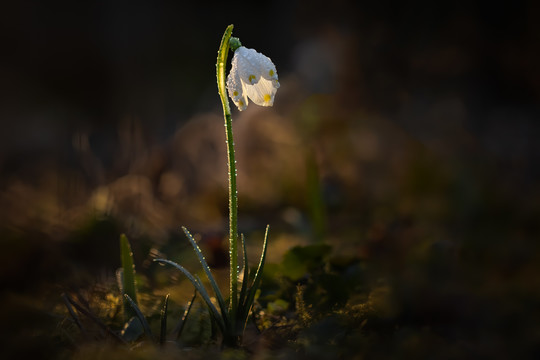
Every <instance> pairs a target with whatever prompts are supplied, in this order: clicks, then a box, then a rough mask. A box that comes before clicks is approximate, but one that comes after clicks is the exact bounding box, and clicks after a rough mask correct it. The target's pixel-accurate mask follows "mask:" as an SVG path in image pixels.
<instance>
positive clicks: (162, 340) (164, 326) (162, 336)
mask: <svg viewBox="0 0 540 360" xmlns="http://www.w3.org/2000/svg"><path fill="white" fill-rule="evenodd" d="M168 306H169V294H167V296H165V304H163V308H162V309H161V329H160V332H159V344H160V345H163V344H165V341H166V340H167V308H168Z"/></svg>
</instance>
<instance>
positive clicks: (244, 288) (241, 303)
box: [238, 234, 249, 313]
mask: <svg viewBox="0 0 540 360" xmlns="http://www.w3.org/2000/svg"><path fill="white" fill-rule="evenodd" d="M240 239H241V240H242V252H243V255H244V266H243V268H244V276H243V279H242V288H241V289H240V297H239V299H238V304H239V307H240V308H239V309H238V312H239V313H243V306H244V300H245V296H246V291H247V284H248V282H249V265H248V258H247V250H246V239H245V238H244V234H241V235H240Z"/></svg>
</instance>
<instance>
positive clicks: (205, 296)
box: [154, 259, 225, 332]
mask: <svg viewBox="0 0 540 360" xmlns="http://www.w3.org/2000/svg"><path fill="white" fill-rule="evenodd" d="M154 261H156V262H159V263H164V264H169V265H171V266H174V267H175V268H177V269H178V270H180V272H182V273H183V274H184V275H185V276H186V277H187V278H188V280H189V281H191V283H192V284H193V286H195V289H197V291H198V292H199V293H200V294H201V296H202V298H203V300H204V302H205V303H206V305H207V306H208V308H209V309H210V312H211V314H212V315H213V316H214V318H215V319H216V322H217V323H218V325H219V327H220V329H221V330H222V331H223V332H225V322H224V319H223V317H222V316H221V315H220V314H219V312H218V311H217V309H216V307H215V306H214V304H212V301H211V300H210V296H208V292H207V291H206V289H205V288H204V286H203V285H202V284H201V283H200V282H199V281H197V279H195V277H194V276H193V275H191V273H190V272H189V271H187V270H186V269H185V268H184V267H183V266H182V265H179V264H177V263H175V262H174V261H170V260H165V259H154Z"/></svg>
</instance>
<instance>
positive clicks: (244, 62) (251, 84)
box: [227, 39, 279, 111]
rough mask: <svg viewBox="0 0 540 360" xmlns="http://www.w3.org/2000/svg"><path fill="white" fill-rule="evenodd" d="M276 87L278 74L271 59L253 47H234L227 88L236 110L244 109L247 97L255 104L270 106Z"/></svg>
mask: <svg viewBox="0 0 540 360" xmlns="http://www.w3.org/2000/svg"><path fill="white" fill-rule="evenodd" d="M235 40H237V39H235ZM238 44H239V42H238ZM233 49H234V47H233ZM278 88H279V81H278V75H277V71H276V67H275V66H274V64H273V63H272V60H270V59H269V58H268V57H267V56H264V55H263V54H261V53H259V52H257V51H255V50H253V49H248V48H245V47H243V46H239V47H238V48H236V50H235V51H234V57H233V59H232V69H231V72H230V73H229V76H227V90H228V92H229V96H230V98H231V99H232V101H233V102H234V104H235V105H236V106H237V107H238V110H240V111H242V110H245V109H246V107H247V105H248V97H249V99H251V101H253V102H254V103H255V104H257V105H260V106H272V105H273V104H274V97H275V95H276V92H277V89H278Z"/></svg>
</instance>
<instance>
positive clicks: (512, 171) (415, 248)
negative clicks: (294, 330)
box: [0, 0, 540, 355]
mask: <svg viewBox="0 0 540 360" xmlns="http://www.w3.org/2000/svg"><path fill="white" fill-rule="evenodd" d="M539 10H540V5H538V4H537V2H534V1H529V2H526V1H522V2H471V1H451V2H450V1H449V2H444V1H443V2H433V1H430V2H428V1H426V2H423V1H413V2H394V1H358V2H354V1H341V0H335V1H331V2H312V1H273V2H252V3H250V4H249V5H242V4H239V3H221V4H220V5H218V6H209V5H207V4H204V3H203V2H180V1H170V2H168V1H156V2H152V1H95V2H91V3H81V2H73V1H71V2H68V1H49V2H40V1H12V2H9V3H8V4H3V5H2V6H1V9H0V27H1V28H0V41H1V43H0V46H1V53H2V55H1V56H0V229H1V234H0V235H1V241H2V247H3V251H2V253H3V254H2V255H0V264H1V265H0V280H1V284H2V297H3V303H4V306H3V308H4V310H3V313H2V316H3V317H6V319H12V320H13V321H12V322H13V323H17V319H18V320H20V324H21V325H20V326H19V327H16V328H17V330H14V331H13V332H12V333H15V334H20V335H17V336H19V337H20V338H21V339H22V338H24V336H26V335H25V334H26V332H25V330H24V329H25V328H26V326H24V325H22V324H23V320H21V319H25V316H23V315H20V314H28V313H29V310H28V309H29V308H30V309H34V310H35V309H36V308H37V309H38V310H35V311H36V313H39V311H40V310H39V309H40V307H39V306H37V305H35V302H36V301H37V300H38V299H39V302H40V303H42V304H46V305H43V306H49V307H51V308H52V307H54V304H55V302H57V300H58V299H57V298H56V297H55V296H56V295H55V294H58V293H60V292H61V291H63V289H65V287H69V286H76V284H82V283H86V282H88V281H90V280H89V279H92V278H94V279H95V278H96V276H98V275H99V274H102V272H103V271H105V272H106V273H107V274H110V273H112V272H113V271H114V269H115V268H116V267H117V266H118V249H117V239H118V234H119V233H120V232H126V233H127V234H128V235H129V236H130V238H131V239H133V241H134V247H135V249H137V250H138V251H139V252H138V253H137V252H135V253H136V256H139V259H136V260H137V261H138V262H139V265H140V264H141V263H142V262H143V260H144V258H145V256H146V254H147V253H148V251H149V249H150V248H152V247H154V246H157V247H161V248H166V247H167V246H168V244H170V241H171V239H177V237H178V236H179V235H178V231H177V230H178V229H177V228H178V226H179V225H187V226H188V227H192V228H194V231H195V232H200V233H202V234H203V241H204V239H205V237H208V238H212V236H214V235H215V234H218V236H221V234H224V233H225V232H226V226H227V225H226V221H227V209H226V204H227V193H226V191H227V189H226V181H227V180H226V177H225V173H226V172H225V171H226V168H225V164H226V158H225V156H224V151H225V149H224V143H223V134H222V131H223V127H222V123H221V121H222V120H221V104H220V103H219V98H218V95H217V91H216V85H215V60H216V55H217V48H218V45H219V42H220V40H221V36H222V34H223V31H224V30H225V28H226V26H227V25H229V24H234V25H235V28H234V32H233V34H234V36H237V37H239V38H240V40H241V41H242V43H243V45H245V46H246V47H249V48H254V49H256V50H258V51H260V52H262V53H264V54H266V55H267V56H269V57H270V58H271V59H272V60H273V62H274V64H275V65H276V67H277V70H278V73H279V76H280V82H281V85H282V86H281V88H280V90H279V91H278V93H277V96H276V100H275V106H274V108H272V109H262V108H257V107H256V106H255V105H250V107H249V108H248V110H246V111H245V112H244V113H239V112H238V111H236V109H233V118H234V119H235V125H234V126H235V136H236V139H237V152H238V163H239V193H240V226H241V230H242V229H243V231H246V232H250V231H252V230H253V229H254V228H255V227H259V228H264V225H265V224H266V223H268V222H270V223H272V224H273V226H275V228H276V229H277V230H276V232H277V234H276V237H277V238H279V237H280V235H279V234H294V235H295V236H298V237H300V238H302V239H303V240H302V241H304V242H305V243H312V242H316V241H326V242H328V243H329V244H332V245H333V246H334V250H335V251H337V252H339V251H349V249H350V248H351V247H352V248H354V250H353V251H354V254H355V255H357V256H359V257H362V258H364V259H367V260H369V261H372V262H373V263H375V264H377V265H376V266H378V267H380V268H381V269H382V270H381V273H382V274H383V276H386V277H388V278H391V279H394V281H395V284H397V285H396V289H397V290H396V291H397V297H398V299H399V300H398V301H401V302H402V303H403V304H404V306H403V308H404V309H405V310H403V311H404V314H405V315H404V318H405V319H407V316H409V317H410V318H415V319H416V318H418V317H422V316H420V315H419V314H421V313H422V309H428V310H426V311H428V315H425V318H424V320H422V321H425V322H426V323H428V324H429V323H430V321H432V320H433V318H435V319H439V318H438V317H437V316H436V315H434V314H440V313H445V312H446V311H447V309H448V308H447V307H445V306H446V302H445V301H446V300H443V299H444V297H445V296H446V295H447V294H448V293H451V295H452V296H454V297H453V298H452V299H454V300H455V299H457V300H456V303H457V304H458V305H456V304H454V305H453V306H451V309H452V311H454V312H451V314H453V315H452V316H455V317H456V318H457V319H458V320H456V322H455V323H454V322H452V321H450V322H451V323H452V325H451V326H452V327H458V328H460V327H464V328H465V327H467V328H470V327H473V328H474V329H476V332H474V335H475V336H476V337H475V338H474V339H473V340H472V341H477V342H478V343H479V344H481V346H484V347H485V348H484V350H485V352H482V351H480V354H484V355H486V354H487V355H493V354H497V352H498V351H503V353H504V351H506V350H508V349H510V348H512V347H518V348H520V349H521V351H522V353H520V354H521V355H525V354H527V355H528V354H529V350H530V351H534V350H535V351H537V353H538V351H539V350H538V347H534V346H529V344H533V343H536V342H538V341H539V340H540V338H538V334H539V332H538V331H537V327H536V326H537V325H535V324H536V321H535V319H537V318H538V315H539V314H538V309H536V305H535V304H537V303H538V300H539V299H540V290H539V289H540V283H539V282H538V279H539V278H540V277H539V275H540V268H539V265H538V264H540V258H539V255H538V254H539V252H538V250H539V247H538V244H537V243H538V234H539V231H538V230H539V226H538V216H539V215H540V188H539V185H538V180H539V179H538V178H539V175H540V174H539V169H540V168H539V167H538V160H539V157H540V145H539V142H538V141H537V139H538V137H539V136H540V125H539V117H540V102H539V100H540V70H539V66H538V64H540V49H539V47H540V25H539V22H538V15H539V14H540V11H539ZM104 217H105V220H104ZM171 234H173V235H171ZM205 234H206V235H205ZM302 241H300V242H302ZM280 244H282V245H279V246H282V247H283V248H286V247H287V246H292V244H289V245H283V244H284V242H280ZM275 246H276V248H275V249H274V254H275V255H274V258H273V261H275V262H279V261H280V259H279V255H277V254H281V253H283V251H285V250H284V249H281V250H280V249H279V246H278V245H275ZM426 246H427V247H428V248H429V249H431V250H429V251H428V252H427V255H426V253H424V252H423V251H424V250H423V249H425V248H426ZM340 249H341V250H340ZM419 253H421V254H422V255H418V254H419ZM137 254H139V255H137ZM441 254H443V255H441ZM448 254H451V256H450V255H448ZM440 256H442V258H441V257H440ZM448 256H450V259H449V258H448ZM426 259H427V260H426ZM456 259H457V260H456ZM426 262H427V263H429V264H431V265H433V264H434V263H438V264H442V265H441V266H442V267H443V268H444V269H446V270H445V271H443V273H444V275H441V276H442V277H443V280H441V278H439V277H437V276H438V275H437V276H436V275H433V276H435V277H430V276H428V275H426V273H425V272H426V271H429V270H430V269H431V267H429V266H431V265H429V266H428V267H427V268H425V267H424V265H425V264H426ZM411 264H413V265H414V269H415V270H410V269H411V267H410V265H411ZM418 264H421V265H418ZM216 266H219V259H217V260H216ZM405 270H407V271H405ZM431 270H432V269H431ZM79 272H80V273H81V274H89V275H88V276H83V275H74V274H78V273H79ZM424 277H425V278H424ZM411 279H413V280H411ZM85 281H86V282H85ZM95 281H97V280H95ZM427 289H435V290H433V291H434V292H435V295H434V296H431V297H430V296H425V297H423V299H424V302H423V301H420V300H418V298H416V297H415V296H416V295H419V294H421V295H425V294H426V293H429V294H431V295H433V294H432V293H430V292H429V291H427ZM449 289H450V290H449ZM411 294H413V295H411ZM419 296H420V295H419ZM20 299H30V300H28V304H27V303H24V302H23V303H24V304H27V305H24V306H23V308H21V309H20V310H19V308H18V307H17V308H16V309H17V310H16V311H13V313H14V314H15V315H13V314H11V312H12V311H10V309H11V308H10V307H13V306H15V305H14V304H19V305H20V303H21V301H20ZM434 304H435V305H434ZM441 304H442V305H441ZM460 304H465V305H463V306H461V305H460ZM486 304H488V305H486ZM424 305H425V306H424ZM439 305H440V306H439ZM471 309H472V310H471ZM18 311H20V313H19V312H18ZM429 311H431V313H430V312H429ZM10 316H13V317H14V318H13V317H10ZM17 316H20V317H17ZM467 317H472V320H466V319H465V318H467ZM14 319H15V320H14ZM24 321H26V320H24ZM28 321H34V319H33V320H28ZM433 321H435V320H433ZM451 326H450V325H449V327H451ZM19 328H20V329H19ZM456 336H457V335H456ZM507 339H512V340H509V342H508V344H510V345H509V346H508V347H504V346H502V345H501V346H499V347H497V346H495V345H493V344H495V343H497V342H499V341H503V340H507ZM15 344H19V343H18V342H15ZM525 344H527V345H525ZM41 345H43V344H41ZM491 345H493V347H492V348H493V349H494V350H486V349H488V348H490V346H491ZM48 346H51V345H50V344H49V345H48ZM36 348H39V346H38V345H36ZM490 351H491V352H490ZM508 351H509V354H510V353H511V351H510V350H508Z"/></svg>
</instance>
